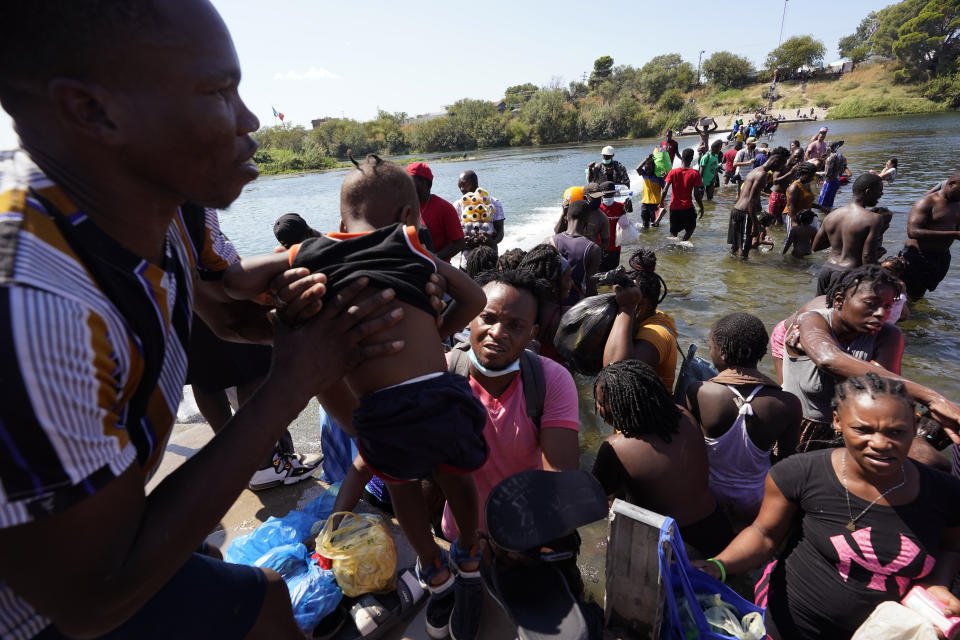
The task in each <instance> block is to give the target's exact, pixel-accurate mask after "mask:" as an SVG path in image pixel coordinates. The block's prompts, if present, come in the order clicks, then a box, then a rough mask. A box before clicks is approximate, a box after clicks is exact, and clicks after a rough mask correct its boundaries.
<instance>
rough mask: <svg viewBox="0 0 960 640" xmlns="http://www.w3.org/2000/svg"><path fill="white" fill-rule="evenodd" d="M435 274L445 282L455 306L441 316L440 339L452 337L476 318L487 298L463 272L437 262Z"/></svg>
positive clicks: (444, 263)
mask: <svg viewBox="0 0 960 640" xmlns="http://www.w3.org/2000/svg"><path fill="white" fill-rule="evenodd" d="M437 272H438V273H439V274H440V275H441V276H443V277H444V278H446V280H447V293H449V294H450V297H451V298H453V299H454V300H456V302H457V304H455V305H453V309H451V310H450V312H449V313H446V314H444V315H443V318H442V322H441V323H440V327H439V329H437V331H439V332H440V337H441V338H446V337H449V336H452V335H453V334H454V333H456V332H457V331H460V330H461V329H463V328H464V327H465V326H467V325H468V324H470V321H471V320H473V319H474V318H476V317H477V315H479V314H480V312H481V311H483V307H484V306H485V305H486V304H487V296H486V295H485V294H484V293H483V289H481V288H480V287H479V286H478V285H477V283H476V282H474V281H473V280H471V279H470V276H468V275H467V274H466V273H464V272H463V271H460V269H457V268H456V267H452V266H450V265H449V264H447V263H446V262H443V261H442V260H437Z"/></svg>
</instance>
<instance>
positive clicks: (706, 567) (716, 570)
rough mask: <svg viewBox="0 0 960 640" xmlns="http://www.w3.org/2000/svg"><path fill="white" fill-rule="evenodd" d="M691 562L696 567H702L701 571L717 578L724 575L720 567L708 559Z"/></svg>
mask: <svg viewBox="0 0 960 640" xmlns="http://www.w3.org/2000/svg"><path fill="white" fill-rule="evenodd" d="M690 564H691V565H693V568H694V569H700V571H703V572H704V573H706V574H709V575H710V576H711V577H713V578H716V579H717V580H719V579H721V578H722V577H724V576H723V575H722V574H721V573H720V567H718V566H717V564H716V563H715V562H707V561H706V560H691V561H690Z"/></svg>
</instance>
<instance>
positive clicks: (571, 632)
mask: <svg viewBox="0 0 960 640" xmlns="http://www.w3.org/2000/svg"><path fill="white" fill-rule="evenodd" d="M548 473H550V472H548ZM480 573H481V576H482V578H483V582H484V585H485V586H486V588H487V591H488V592H489V593H490V595H491V596H492V597H493V599H494V600H496V601H497V604H499V605H500V607H501V608H502V609H503V610H504V611H505V612H506V614H507V615H508V616H509V617H510V620H511V621H512V622H513V624H514V625H515V626H516V627H517V637H518V638H519V639H520V640H546V639H547V638H551V639H556V638H562V640H587V639H588V637H589V629H588V626H587V623H586V620H585V619H584V617H583V612H582V611H581V609H580V605H579V604H578V603H577V601H576V600H575V599H574V597H573V594H572V593H570V588H569V587H568V586H567V581H566V580H564V578H563V575H562V574H561V573H560V571H559V570H558V569H557V568H556V567H554V566H552V565H551V564H549V563H545V562H542V563H537V564H533V565H520V566H516V567H513V568H511V569H506V570H499V569H498V563H497V561H496V559H495V560H494V562H493V564H490V565H488V564H486V563H484V564H481V567H480Z"/></svg>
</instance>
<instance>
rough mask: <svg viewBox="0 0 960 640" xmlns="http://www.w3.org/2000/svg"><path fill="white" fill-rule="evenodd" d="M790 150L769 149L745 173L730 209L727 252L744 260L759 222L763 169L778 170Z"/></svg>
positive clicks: (764, 177) (765, 171)
mask: <svg viewBox="0 0 960 640" xmlns="http://www.w3.org/2000/svg"><path fill="white" fill-rule="evenodd" d="M789 157H790V152H789V151H787V150H786V149H785V148H783V147H777V148H776V149H774V150H773V151H771V152H770V155H769V156H768V157H767V161H766V162H764V163H763V164H762V165H761V166H759V167H757V168H755V169H754V170H753V171H751V172H750V173H748V174H747V177H746V178H745V179H744V181H743V186H742V187H741V189H740V197H739V198H737V203H736V204H735V205H733V210H732V211H730V226H729V227H728V228H727V244H729V245H730V253H731V255H737V254H738V253H739V255H740V257H741V258H743V259H744V260H746V259H747V256H748V255H749V254H750V246H751V244H752V243H753V230H754V229H755V228H756V226H757V225H759V224H760V222H759V220H758V219H757V216H758V215H759V214H760V210H761V207H760V189H761V188H762V187H763V186H764V185H765V184H767V172H768V171H778V170H779V169H780V168H781V167H783V165H784V164H786V162H787V158H789Z"/></svg>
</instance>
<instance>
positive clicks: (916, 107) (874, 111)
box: [830, 96, 946, 118]
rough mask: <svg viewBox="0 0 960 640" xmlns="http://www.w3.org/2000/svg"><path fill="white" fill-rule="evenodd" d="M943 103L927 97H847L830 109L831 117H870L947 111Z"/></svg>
mask: <svg viewBox="0 0 960 640" xmlns="http://www.w3.org/2000/svg"><path fill="white" fill-rule="evenodd" d="M945 110H946V109H945V107H944V106H943V105H939V104H937V103H936V102H933V101H931V100H927V99H926V98H902V97H898V98H894V97H886V96H884V97H877V98H847V99H846V100H843V101H842V102H840V104H838V105H837V106H835V107H833V108H832V109H830V117H831V118H868V117H871V116H883V115H891V116H895V115H903V114H908V113H935V112H937V111H945Z"/></svg>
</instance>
